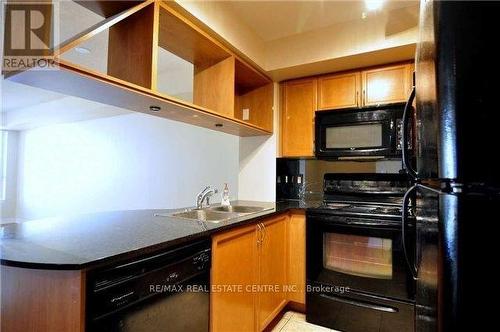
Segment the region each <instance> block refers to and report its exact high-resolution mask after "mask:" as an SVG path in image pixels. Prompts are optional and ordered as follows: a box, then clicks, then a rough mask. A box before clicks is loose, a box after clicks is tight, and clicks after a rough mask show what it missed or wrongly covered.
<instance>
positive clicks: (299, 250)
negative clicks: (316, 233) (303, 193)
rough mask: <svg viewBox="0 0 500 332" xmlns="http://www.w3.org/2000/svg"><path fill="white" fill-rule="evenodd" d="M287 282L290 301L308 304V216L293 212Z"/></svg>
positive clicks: (290, 222)
mask: <svg viewBox="0 0 500 332" xmlns="http://www.w3.org/2000/svg"><path fill="white" fill-rule="evenodd" d="M287 245H288V253H287V260H288V261H287V279H288V280H287V282H288V285H289V287H290V289H289V292H288V300H289V301H290V302H293V303H294V304H298V305H300V306H305V304H306V214H305V212H304V211H293V212H292V213H291V214H290V220H289V221H288V238H287Z"/></svg>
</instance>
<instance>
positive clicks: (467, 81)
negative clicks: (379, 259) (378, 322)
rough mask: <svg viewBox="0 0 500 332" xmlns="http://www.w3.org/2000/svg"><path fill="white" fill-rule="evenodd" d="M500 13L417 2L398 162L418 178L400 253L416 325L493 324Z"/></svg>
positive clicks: (496, 8)
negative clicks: (411, 226)
mask: <svg viewBox="0 0 500 332" xmlns="http://www.w3.org/2000/svg"><path fill="white" fill-rule="evenodd" d="M499 13H500V3H498V2H476V1H470V2H466V1H460V2H452V1H425V0H424V1H421V5H420V25H419V29H420V31H419V40H418V44H417V51H416V57H415V61H416V66H415V87H414V91H413V92H412V95H411V97H410V100H409V101H408V104H407V107H406V108H405V119H404V123H403V126H404V128H405V135H404V141H405V142H403V143H404V144H403V145H404V151H403V152H404V153H403V159H404V164H405V168H406V169H407V172H408V173H409V174H410V175H411V176H412V177H413V178H414V180H415V185H414V186H413V187H412V188H411V189H410V190H409V192H408V193H407V195H406V196H405V203H404V204H405V206H404V209H403V211H404V212H403V213H404V218H403V222H405V218H406V213H407V211H408V210H410V211H412V212H413V213H414V214H415V217H416V220H417V222H416V223H415V224H416V241H417V243H416V246H415V247H416V250H415V252H411V251H410V250H409V249H408V250H407V252H406V258H407V262H408V264H409V265H410V269H411V270H412V272H413V274H414V277H415V279H416V280H417V290H416V310H415V312H416V317H415V318H416V319H415V324H416V326H415V327H416V331H462V330H466V329H471V330H475V331H479V330H489V329H491V327H489V326H494V325H490V324H491V323H492V322H491V320H492V319H494V318H496V315H491V314H490V313H489V310H488V308H491V306H493V304H490V303H494V301H495V300H496V297H495V296H493V290H494V288H495V284H496V280H495V279H497V278H496V272H495V271H496V269H495V267H496V264H495V262H496V260H497V258H496V253H497V252H498V247H499V245H500V243H498V244H497V243H496V242H499V241H498V240H497V239H496V238H497V236H496V232H497V231H496V229H497V228H498V227H496V225H495V224H496V223H497V222H499V221H500V217H498V215H497V213H496V211H498V209H499V208H500V200H499V193H500V190H499V189H498V188H500V185H499V184H500V176H499V174H500V167H499V166H498V165H497V160H498V157H497V155H498V152H499V151H500V148H499V147H498V144H499V143H500V107H499V101H500V57H499V54H498V51H497V49H498V44H499V43H498V42H499V41H500V18H499V17H498V15H499ZM414 98H415V105H416V107H415V112H414V117H412V116H411V115H412V107H411V105H412V104H413V102H414V100H413V99H414ZM412 122H413V125H414V130H413V132H414V134H410V133H411V132H412V131H411V130H410V129H409V127H410V124H411V123H412ZM410 139H414V140H415V143H416V146H415V147H416V148H415V149H414V151H412V152H411V153H410V151H409V150H407V149H406V147H407V146H408V141H409V140H410ZM412 202H413V203H412ZM408 207H411V208H409V209H407V208H408ZM409 213H410V212H408V214H409ZM410 247H411V246H408V248H410ZM492 300H493V301H492ZM487 301H488V302H487Z"/></svg>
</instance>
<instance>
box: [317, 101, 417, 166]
mask: <svg viewBox="0 0 500 332" xmlns="http://www.w3.org/2000/svg"><path fill="white" fill-rule="evenodd" d="M404 106H405V105H404V104H393V105H386V106H382V107H373V108H363V109H355V110H334V111H326V112H325V111H321V112H316V118H315V127H316V139H315V151H316V152H315V153H316V157H317V158H320V159H340V160H342V159H346V160H353V159H354V160H355V159H360V160H362V159H376V158H401V146H402V145H401V144H402V118H403V111H404ZM410 148H411V146H410Z"/></svg>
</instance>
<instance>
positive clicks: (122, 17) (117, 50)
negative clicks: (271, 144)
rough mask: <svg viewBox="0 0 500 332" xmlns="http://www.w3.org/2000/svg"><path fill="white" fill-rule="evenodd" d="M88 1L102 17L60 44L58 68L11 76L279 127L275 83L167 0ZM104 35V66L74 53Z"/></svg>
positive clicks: (242, 132)
mask: <svg viewBox="0 0 500 332" xmlns="http://www.w3.org/2000/svg"><path fill="white" fill-rule="evenodd" d="M84 3H85V5H84V7H85V8H86V9H85V10H91V11H92V12H94V13H98V14H99V15H100V16H102V17H103V21H102V22H100V23H99V24H97V25H94V26H92V27H90V28H88V29H87V30H86V31H83V32H82V33H80V34H78V35H77V36H74V37H73V38H71V39H69V40H68V41H66V42H64V43H63V44H62V45H60V46H59V47H58V48H57V49H56V50H55V52H54V59H55V62H56V63H57V64H58V65H59V68H58V69H57V70H50V71H41V70H36V69H27V70H25V71H21V72H17V73H15V74H14V75H10V76H9V79H11V80H13V81H16V82H19V83H24V84H27V85H31V86H36V87H40V88H43V89H48V90H53V91H57V92H60V93H64V94H68V95H72V96H77V97H82V98H85V99H89V100H92V101H97V102H101V103H105V104H110V105H114V106H118V107H122V108H126V109H129V110H132V111H137V112H142V113H147V114H151V115H154V116H159V117H164V118H168V119H172V120H176V121H182V122H185V123H189V124H193V125H196V126H200V127H205V128H210V129H213V130H217V131H221V132H226V133H229V134H233V135H238V136H258V135H269V134H271V133H272V129H273V115H272V113H273V110H272V103H273V83H272V81H271V80H270V79H269V78H268V77H267V76H266V75H265V74H263V73H261V72H260V71H258V70H257V69H255V68H254V67H252V66H251V65H249V64H248V63H246V62H245V61H244V60H242V59H241V58H240V57H238V55H236V54H235V53H234V52H232V51H231V50H229V49H228V48H227V47H225V46H224V45H223V44H222V43H221V42H219V41H218V40H217V39H216V38H215V37H213V36H212V35H210V34H209V33H207V32H206V31H204V30H202V29H201V28H199V27H198V26H196V25H195V24H194V23H193V22H191V21H189V20H188V19H187V18H185V17H183V16H182V15H181V14H179V13H178V12H177V11H175V10H174V9H173V8H171V7H170V6H168V5H167V4H166V3H164V2H161V1H153V0H150V1H133V3H134V6H130V2H128V1H127V2H121V1H118V3H117V4H115V5H114V6H109V5H105V4H104V2H102V1H90V2H87V1H85V2H84ZM82 8H83V7H82ZM122 10H123V11H122ZM101 33H104V34H107V35H100V37H101V39H102V41H101V44H103V48H104V47H106V50H107V54H105V56H104V58H105V59H104V60H107V61H103V62H104V63H102V64H101V65H100V66H97V67H99V68H93V67H92V66H89V65H88V64H86V63H78V61H75V60H74V57H73V58H72V57H68V56H67V54H69V53H67V52H70V51H71V50H74V49H75V48H77V47H79V46H81V45H85V43H88V42H89V41H91V40H92V39H93V38H97V36H99V34H101ZM104 44H105V45H104Z"/></svg>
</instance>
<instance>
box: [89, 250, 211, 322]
mask: <svg viewBox="0 0 500 332" xmlns="http://www.w3.org/2000/svg"><path fill="white" fill-rule="evenodd" d="M87 280H88V283H87V328H86V330H87V331H88V332H94V331H96V332H100V331H106V332H118V331H120V332H142V331H144V332H145V331H148V332H149V331H155V332H161V331H208V330H209V307H210V306H209V298H210V296H209V294H210V293H209V282H210V242H209V241H202V242H197V243H193V244H190V245H186V246H183V247H179V248H176V249H173V250H170V251H167V252H162V253H160V254H156V255H153V256H149V257H146V258H143V259H140V260H135V261H132V262H127V263H124V264H120V265H116V266H112V267H108V268H106V269H102V270H100V271H94V272H89V275H88V279H87Z"/></svg>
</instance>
